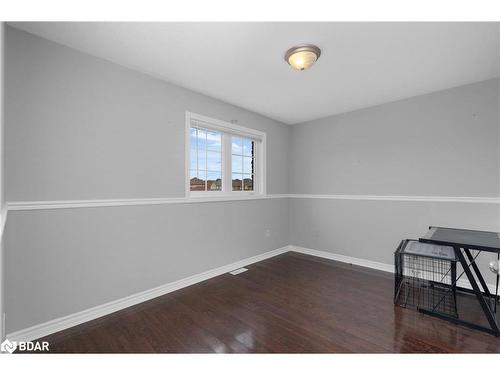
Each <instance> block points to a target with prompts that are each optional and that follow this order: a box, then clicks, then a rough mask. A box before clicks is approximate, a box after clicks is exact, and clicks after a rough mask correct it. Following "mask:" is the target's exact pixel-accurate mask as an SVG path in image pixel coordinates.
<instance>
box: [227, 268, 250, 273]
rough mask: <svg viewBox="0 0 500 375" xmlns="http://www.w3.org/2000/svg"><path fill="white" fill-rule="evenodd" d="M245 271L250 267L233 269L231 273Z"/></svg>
mask: <svg viewBox="0 0 500 375" xmlns="http://www.w3.org/2000/svg"><path fill="white" fill-rule="evenodd" d="M245 271H248V268H238V269H237V270H234V271H231V272H229V273H230V274H231V275H237V274H239V273H242V272H245Z"/></svg>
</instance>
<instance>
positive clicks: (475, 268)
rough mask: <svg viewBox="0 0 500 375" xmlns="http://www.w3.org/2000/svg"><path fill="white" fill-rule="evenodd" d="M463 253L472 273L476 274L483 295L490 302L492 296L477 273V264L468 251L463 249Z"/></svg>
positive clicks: (478, 272) (479, 273) (480, 275)
mask: <svg viewBox="0 0 500 375" xmlns="http://www.w3.org/2000/svg"><path fill="white" fill-rule="evenodd" d="M464 253H465V255H467V258H468V259H469V264H470V265H471V266H472V268H473V269H474V272H475V273H476V276H477V278H478V280H479V283H480V284H481V286H482V287H483V290H484V293H485V294H486V295H487V296H488V298H489V300H490V301H491V297H492V295H491V293H490V291H489V289H488V285H486V282H485V281H484V279H483V275H482V274H481V272H480V271H479V268H478V267H477V264H476V261H475V260H474V257H473V256H472V254H471V252H470V250H469V249H466V248H464ZM490 305H491V303H490Z"/></svg>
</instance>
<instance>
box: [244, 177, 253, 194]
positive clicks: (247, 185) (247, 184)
mask: <svg viewBox="0 0 500 375" xmlns="http://www.w3.org/2000/svg"><path fill="white" fill-rule="evenodd" d="M243 190H246V191H252V190H253V176H252V175H243Z"/></svg>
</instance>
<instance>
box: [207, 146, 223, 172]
mask: <svg viewBox="0 0 500 375" xmlns="http://www.w3.org/2000/svg"><path fill="white" fill-rule="evenodd" d="M207 170H208V171H217V172H220V171H221V170H222V154H221V153H220V152H212V151H207Z"/></svg>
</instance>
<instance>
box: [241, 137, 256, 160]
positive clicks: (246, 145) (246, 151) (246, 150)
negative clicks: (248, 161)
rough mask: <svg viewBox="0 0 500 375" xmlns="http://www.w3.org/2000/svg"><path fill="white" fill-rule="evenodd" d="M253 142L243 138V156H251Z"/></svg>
mask: <svg viewBox="0 0 500 375" xmlns="http://www.w3.org/2000/svg"><path fill="white" fill-rule="evenodd" d="M253 148H254V142H253V141H252V140H251V139H248V138H243V152H242V154H243V155H245V156H253V153H254V152H253Z"/></svg>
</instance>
